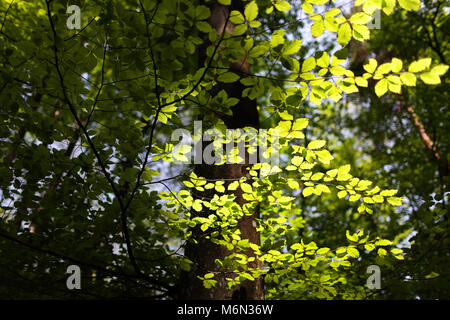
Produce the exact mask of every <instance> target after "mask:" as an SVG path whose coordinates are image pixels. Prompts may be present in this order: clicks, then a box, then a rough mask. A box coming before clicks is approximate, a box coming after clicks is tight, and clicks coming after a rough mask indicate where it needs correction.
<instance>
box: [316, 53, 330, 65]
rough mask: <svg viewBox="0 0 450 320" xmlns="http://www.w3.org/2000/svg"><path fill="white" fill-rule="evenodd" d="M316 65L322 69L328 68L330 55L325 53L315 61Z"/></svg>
mask: <svg viewBox="0 0 450 320" xmlns="http://www.w3.org/2000/svg"><path fill="white" fill-rule="evenodd" d="M317 65H318V66H319V67H322V68H328V66H329V65H330V55H329V54H328V53H327V52H326V51H324V52H322V55H321V56H320V58H318V59H317Z"/></svg>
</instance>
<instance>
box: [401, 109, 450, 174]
mask: <svg viewBox="0 0 450 320" xmlns="http://www.w3.org/2000/svg"><path fill="white" fill-rule="evenodd" d="M401 104H402V107H403V108H404V109H405V110H406V111H407V112H408V113H409V114H410V115H411V118H412V121H413V123H414V126H415V127H416V128H417V130H418V131H419V136H420V139H421V140H422V142H423V144H424V145H425V147H426V148H427V149H428V150H429V151H430V152H431V153H432V155H433V158H434V159H435V160H436V161H437V163H438V164H439V172H440V174H441V175H442V176H447V175H448V174H449V172H450V163H449V162H448V160H447V159H446V158H445V157H444V158H442V157H441V155H440V153H439V151H438V150H437V147H436V145H435V144H434V142H433V140H432V139H431V137H430V136H429V135H428V132H427V130H426V129H425V126H424V125H423V123H422V121H420V118H419V116H418V115H417V113H416V111H415V110H414V108H413V107H412V106H406V105H405V103H404V101H402V102H401Z"/></svg>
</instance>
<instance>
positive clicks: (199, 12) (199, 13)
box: [195, 5, 211, 20]
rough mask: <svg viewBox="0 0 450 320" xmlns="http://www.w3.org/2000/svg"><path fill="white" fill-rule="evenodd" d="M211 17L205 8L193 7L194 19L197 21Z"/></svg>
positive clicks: (208, 10) (209, 11)
mask: <svg viewBox="0 0 450 320" xmlns="http://www.w3.org/2000/svg"><path fill="white" fill-rule="evenodd" d="M210 15H211V10H210V9H209V8H208V7H207V6H203V5H200V6H196V7H195V18H196V19H197V20H205V19H208V18H209V16H210Z"/></svg>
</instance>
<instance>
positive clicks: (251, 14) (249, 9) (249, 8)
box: [244, 1, 258, 21]
mask: <svg viewBox="0 0 450 320" xmlns="http://www.w3.org/2000/svg"><path fill="white" fill-rule="evenodd" d="M244 16H245V18H246V19H247V20H248V21H253V20H255V19H256V17H257V16H258V5H257V4H256V2H255V1H252V2H250V3H248V4H247V5H246V6H245V9H244Z"/></svg>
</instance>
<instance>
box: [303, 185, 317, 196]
mask: <svg viewBox="0 0 450 320" xmlns="http://www.w3.org/2000/svg"><path fill="white" fill-rule="evenodd" d="M313 192H314V188H313V187H306V188H304V189H303V191H302V194H303V196H305V197H308V196H310V195H312V194H313Z"/></svg>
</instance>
